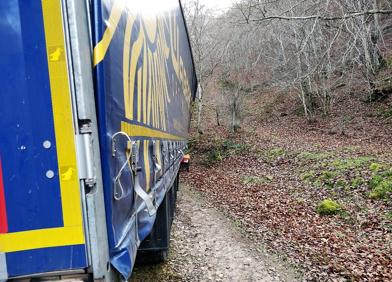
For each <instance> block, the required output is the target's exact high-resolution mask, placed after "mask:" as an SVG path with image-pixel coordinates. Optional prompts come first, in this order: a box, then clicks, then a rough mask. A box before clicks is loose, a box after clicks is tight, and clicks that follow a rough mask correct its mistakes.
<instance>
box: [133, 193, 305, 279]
mask: <svg viewBox="0 0 392 282" xmlns="http://www.w3.org/2000/svg"><path fill="white" fill-rule="evenodd" d="M297 280H298V275H297V274H296V272H295V271H294V270H292V269H291V268H290V267H288V266H287V265H284V264H283V263H282V262H281V261H280V260H279V259H278V258H277V257H276V256H275V255H270V254H267V253H266V251H265V250H264V249H263V247H262V246H259V245H256V244H255V243H254V242H252V241H251V240H250V239H248V238H246V237H245V236H244V234H243V233H242V231H241V229H240V228H239V227H237V226H236V225H235V223H234V222H232V221H231V220H229V219H227V218H226V217H225V216H224V215H223V214H222V213H220V212H219V211H217V210H215V209H214V208H213V207H212V206H211V205H209V204H208V203H207V202H205V200H204V199H203V198H202V197H201V196H200V195H199V194H197V193H196V192H194V191H191V190H190V189H189V188H187V187H181V189H180V193H179V201H178V210H177V214H176V218H175V221H174V225H173V229H172V241H171V250H170V254H169V258H168V261H167V262H166V263H164V264H161V265H157V266H143V267H137V268H135V270H134V274H133V277H132V279H131V280H130V281H297Z"/></svg>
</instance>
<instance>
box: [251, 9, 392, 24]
mask: <svg viewBox="0 0 392 282" xmlns="http://www.w3.org/2000/svg"><path fill="white" fill-rule="evenodd" d="M375 14H383V15H389V14H392V10H368V11H364V12H352V13H347V14H344V15H342V16H330V17H328V16H322V15H311V16H299V17H287V16H268V17H264V18H259V19H248V20H247V22H262V21H268V20H298V21H306V20H314V19H319V20H322V21H336V20H345V19H350V18H355V17H360V16H366V15H375Z"/></svg>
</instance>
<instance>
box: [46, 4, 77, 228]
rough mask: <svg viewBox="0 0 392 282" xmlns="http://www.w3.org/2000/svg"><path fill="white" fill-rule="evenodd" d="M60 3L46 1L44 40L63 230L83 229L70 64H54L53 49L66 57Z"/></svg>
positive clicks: (60, 62)
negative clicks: (64, 227) (61, 203)
mask: <svg viewBox="0 0 392 282" xmlns="http://www.w3.org/2000/svg"><path fill="white" fill-rule="evenodd" d="M60 3H61V2H60V1H53V0H43V1H42V8H43V16H44V26H45V39H46V46H47V54H48V65H49V77H50V90H51V95H52V105H53V119H54V126H55V132H56V149H57V159H58V165H59V177H60V189H61V199H62V201H63V219H64V226H77V225H79V226H82V209H81V203H80V200H81V197H80V191H79V180H78V177H77V167H76V148H75V132H74V128H73V120H72V108H71V107H72V105H71V96H70V91H69V79H68V73H67V62H66V60H65V56H64V59H63V60H59V61H54V60H53V57H51V53H50V52H51V49H52V48H51V47H52V46H56V47H57V48H61V49H62V50H63V52H64V54H65V43H64V33H63V28H62V27H63V23H62V17H61V4H60Z"/></svg>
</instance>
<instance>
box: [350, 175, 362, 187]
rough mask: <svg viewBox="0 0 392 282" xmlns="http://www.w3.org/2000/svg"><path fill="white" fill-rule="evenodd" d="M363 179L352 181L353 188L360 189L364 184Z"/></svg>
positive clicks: (357, 178) (358, 178)
mask: <svg viewBox="0 0 392 282" xmlns="http://www.w3.org/2000/svg"><path fill="white" fill-rule="evenodd" d="M363 182H364V181H363V178H361V177H356V178H354V179H353V180H351V187H352V188H358V187H359V186H361V185H362V184H363Z"/></svg>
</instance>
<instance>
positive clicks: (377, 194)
mask: <svg viewBox="0 0 392 282" xmlns="http://www.w3.org/2000/svg"><path fill="white" fill-rule="evenodd" d="M390 193H392V180H382V181H381V182H380V183H378V185H377V186H375V187H374V188H373V190H372V191H371V192H370V193H369V198H371V199H373V200H381V199H387V198H388V195H389V194H390Z"/></svg>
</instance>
